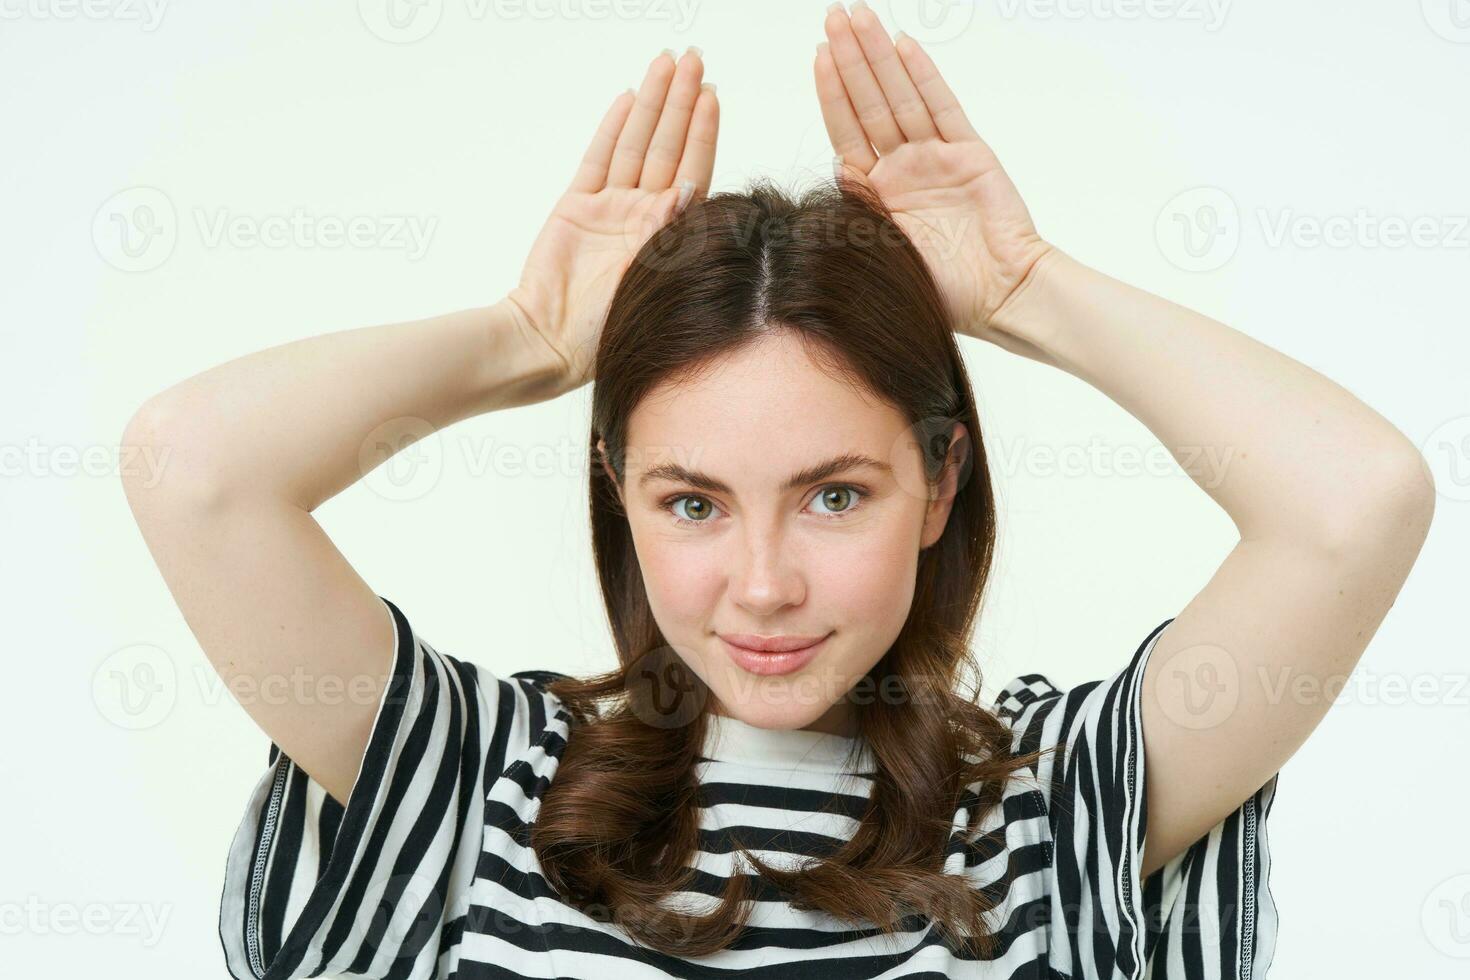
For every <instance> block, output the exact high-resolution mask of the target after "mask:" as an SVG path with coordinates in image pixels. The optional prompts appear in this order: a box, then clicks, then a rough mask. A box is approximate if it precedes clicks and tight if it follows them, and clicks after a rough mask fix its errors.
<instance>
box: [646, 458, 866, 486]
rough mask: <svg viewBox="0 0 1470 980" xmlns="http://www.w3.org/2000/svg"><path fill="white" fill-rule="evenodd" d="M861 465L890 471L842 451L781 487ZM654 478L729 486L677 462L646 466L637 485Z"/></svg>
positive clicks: (803, 482) (795, 474) (791, 477)
mask: <svg viewBox="0 0 1470 980" xmlns="http://www.w3.org/2000/svg"><path fill="white" fill-rule="evenodd" d="M865 466H866V467H869V468H871V469H875V470H879V471H881V472H883V473H892V472H893V467H892V466H890V465H888V464H887V463H884V462H882V461H881V460H877V459H874V458H873V457H871V456H865V455H863V454H862V453H843V454H841V455H839V456H833V457H832V458H831V459H826V460H823V461H822V462H820V463H815V464H813V465H811V466H808V467H806V468H805V469H803V470H800V471H798V472H796V473H793V474H791V476H789V477H788V478H787V479H786V483H785V484H784V485H783V486H782V489H783V490H795V489H797V488H798V487H804V486H806V485H807V484H809V483H816V482H817V481H819V480H825V479H827V477H829V476H833V475H834V474H837V473H842V472H844V471H846V470H855V469H859V468H861V467H865ZM654 480H668V481H669V482H671V483H687V484H689V485H690V486H692V487H698V488H699V489H701V490H708V491H709V492H710V493H729V492H730V488H729V487H728V486H727V485H725V484H724V483H722V482H721V481H719V480H717V479H715V478H714V477H712V476H710V475H709V474H707V473H701V472H699V471H698V470H691V469H688V468H687V467H684V466H680V465H679V464H678V463H660V464H658V465H657V466H652V467H649V468H648V469H647V470H646V471H644V473H643V475H642V476H640V477H639V478H638V486H639V487H643V486H645V485H646V484H648V483H651V482H653V481H654Z"/></svg>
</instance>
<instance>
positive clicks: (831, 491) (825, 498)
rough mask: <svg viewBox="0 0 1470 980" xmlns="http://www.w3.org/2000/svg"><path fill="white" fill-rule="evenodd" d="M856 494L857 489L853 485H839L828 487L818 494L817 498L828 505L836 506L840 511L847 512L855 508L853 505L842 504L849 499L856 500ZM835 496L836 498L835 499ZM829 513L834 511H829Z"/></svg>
mask: <svg viewBox="0 0 1470 980" xmlns="http://www.w3.org/2000/svg"><path fill="white" fill-rule="evenodd" d="M855 496H856V491H855V490H854V489H853V488H852V487H848V486H837V487H827V488H826V489H825V490H823V491H822V492H821V493H819V494H817V496H816V498H815V499H817V500H820V501H822V503H823V504H824V505H826V506H832V507H835V508H836V511H837V512H838V513H845V512H847V511H849V510H852V509H853V508H852V507H851V506H849V507H844V506H842V505H843V504H844V503H845V502H847V501H852V500H854V499H855ZM833 498H836V499H835V501H834V499H833ZM853 506H856V504H854V505H853ZM828 513H832V512H831V511H829V512H828Z"/></svg>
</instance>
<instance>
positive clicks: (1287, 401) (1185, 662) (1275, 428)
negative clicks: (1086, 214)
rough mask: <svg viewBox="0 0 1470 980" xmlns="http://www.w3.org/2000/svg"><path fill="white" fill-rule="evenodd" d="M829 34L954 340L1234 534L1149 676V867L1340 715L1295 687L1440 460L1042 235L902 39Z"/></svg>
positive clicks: (1326, 677) (828, 71)
mask: <svg viewBox="0 0 1470 980" xmlns="http://www.w3.org/2000/svg"><path fill="white" fill-rule="evenodd" d="M825 29H826V34H827V42H826V43H824V44H822V45H819V47H818V51H817V56H816V60H815V63H814V66H813V70H814V75H815V81H816V88H817V96H818V99H819V102H820V104H821V110H822V115H823V118H824V121H825V122H826V125H827V131H828V134H829V136H830V137H831V140H832V145H833V148H834V149H835V151H836V152H837V153H838V154H840V155H841V156H842V158H843V160H842V172H843V175H844V179H847V180H854V181H860V182H867V183H868V184H869V185H870V186H871V187H873V188H874V189H875V190H876V191H878V193H879V195H880V196H881V197H882V198H883V200H884V202H885V203H886V204H887V205H888V206H889V207H890V208H891V209H892V210H893V212H894V216H895V219H896V220H897V221H898V222H899V224H900V225H901V226H902V227H903V228H904V230H905V231H906V232H908V234H909V236H910V238H911V239H912V240H913V241H914V243H915V245H916V246H917V247H918V248H919V250H920V252H921V253H923V254H924V256H925V259H926V261H927V262H928V264H929V267H930V269H931V271H933V272H934V275H935V278H936V280H937V281H938V282H939V284H940V287H941V290H942V291H943V293H944V294H945V297H946V300H947V302H948V304H949V307H950V309H951V312H952V315H953V318H954V322H955V329H956V330H957V331H958V332H960V333H962V334H964V335H966V336H970V337H975V338H978V339H982V340H986V341H988V342H991V343H994V344H996V345H998V346H1000V347H1003V348H1004V349H1006V350H1010V351H1012V352H1013V353H1017V354H1020V355H1022V356H1025V357H1028V358H1031V359H1033V360H1036V361H1039V362H1041V363H1044V364H1048V365H1051V366H1053V367H1056V368H1059V369H1061V370H1064V371H1066V372H1068V373H1069V374H1072V375H1073V376H1075V377H1077V378H1079V379H1080V380H1082V381H1085V382H1087V383H1088V384H1089V385H1092V386H1093V387H1094V388H1096V389H1097V390H1099V391H1101V392H1102V393H1103V394H1105V395H1107V396H1108V397H1109V398H1110V399H1112V400H1113V401H1114V402H1116V403H1117V404H1118V405H1120V406H1122V407H1123V408H1125V409H1126V410H1128V411H1129V412H1130V413H1131V414H1133V415H1134V416H1135V417H1136V418H1138V419H1139V420H1140V421H1141V422H1143V423H1144V424H1145V425H1146V426H1147V427H1148V428H1149V429H1150V431H1152V432H1153V433H1154V435H1155V436H1157V437H1158V439H1159V440H1160V442H1162V443H1163V444H1164V445H1165V446H1166V447H1168V449H1169V451H1170V452H1171V453H1172V454H1173V456H1174V458H1175V459H1176V460H1177V461H1178V462H1179V464H1180V466H1181V467H1182V468H1184V470H1185V471H1186V472H1187V473H1189V475H1190V477H1191V478H1193V479H1194V480H1195V482H1196V483H1197V484H1198V485H1199V486H1200V488H1201V489H1202V490H1204V491H1205V493H1206V494H1208V495H1209V496H1210V497H1211V498H1212V499H1213V500H1214V501H1215V502H1216V503H1217V504H1219V506H1220V507H1221V508H1223V509H1224V510H1225V512H1226V513H1227V514H1228V515H1229V516H1230V518H1231V519H1232V520H1233V521H1234V523H1235V525H1236V527H1237V529H1238V530H1239V532H1240V541H1239V543H1238V544H1237V545H1236V546H1235V548H1234V550H1233V551H1231V553H1230V554H1229V555H1228V556H1227V557H1226V559H1225V560H1224V562H1223V563H1222V564H1221V565H1220V567H1219V569H1218V570H1217V571H1216V572H1215V574H1214V576H1213V577H1212V578H1211V579H1210V581H1209V582H1208V583H1207V584H1206V585H1205V586H1204V588H1203V589H1202V590H1201V591H1200V592H1199V594H1198V595H1196V596H1195V597H1194V599H1193V600H1191V601H1190V602H1189V603H1188V605H1187V606H1186V607H1185V608H1184V609H1183V610H1182V611H1181V612H1180V613H1179V614H1178V616H1177V617H1175V619H1174V621H1173V622H1172V623H1171V624H1170V625H1169V627H1168V628H1167V629H1166V630H1165V631H1164V633H1163V635H1162V636H1160V638H1159V641H1158V645H1157V646H1156V647H1155V648H1154V650H1153V653H1152V655H1151V656H1150V658H1149V662H1148V665H1147V668H1146V669H1145V671H1144V678H1143V686H1144V692H1143V702H1142V713H1143V720H1142V726H1143V730H1144V751H1145V762H1146V767H1147V772H1148V774H1149V777H1148V780H1147V789H1146V792H1147V806H1148V832H1147V839H1146V843H1145V848H1144V855H1143V866H1142V873H1143V874H1144V875H1148V874H1151V873H1152V872H1153V871H1156V870H1158V869H1159V868H1161V867H1162V866H1163V865H1164V864H1165V863H1167V862H1168V861H1169V860H1170V859H1172V858H1173V857H1175V856H1177V855H1178V854H1179V853H1181V852H1182V851H1183V850H1184V849H1185V848H1187V847H1188V846H1189V845H1190V844H1191V843H1193V842H1194V841H1195V840H1197V839H1198V838H1199V837H1200V836H1201V835H1202V834H1204V833H1205V832H1206V831H1208V830H1209V829H1210V828H1211V827H1213V826H1214V825H1215V824H1216V823H1218V822H1219V821H1220V820H1222V819H1223V818H1224V817H1226V816H1227V815H1229V814H1230V813H1231V812H1232V811H1233V810H1235V809H1236V808H1237V807H1239V806H1240V805H1241V803H1242V802H1243V801H1244V800H1245V799H1246V798H1248V797H1249V796H1251V795H1252V794H1253V793H1254V792H1255V791H1256V790H1258V789H1259V788H1260V787H1261V786H1262V785H1263V784H1264V783H1265V782H1266V781H1267V780H1268V779H1270V777H1271V776H1272V775H1273V774H1274V773H1276V772H1277V771H1278V770H1279V769H1280V768H1281V766H1282V764H1283V763H1285V762H1286V760H1287V759H1289V758H1290V757H1291V756H1292V754H1293V753H1294V752H1295V751H1296V750H1297V749H1298V748H1299V747H1300V746H1301V745H1302V743H1303V742H1304V741H1305V740H1306V738H1307V736H1308V735H1309V734H1311V732H1312V730H1313V729H1314V728H1316V726H1317V724H1318V723H1319V722H1320V721H1321V720H1322V717H1323V716H1324V715H1325V714H1326V712H1327V709H1328V708H1329V707H1331V695H1330V693H1328V694H1322V695H1319V696H1317V697H1300V696H1293V695H1292V694H1291V692H1292V691H1293V690H1294V687H1293V685H1292V684H1291V683H1287V684H1284V685H1283V683H1282V682H1283V678H1286V679H1288V680H1296V679H1299V678H1303V677H1306V678H1309V679H1310V680H1311V681H1312V682H1314V683H1316V684H1317V685H1318V686H1317V690H1319V691H1320V690H1322V689H1323V685H1326V690H1327V691H1328V692H1331V691H1333V690H1334V689H1333V688H1332V687H1331V686H1330V683H1329V682H1330V681H1331V680H1332V679H1333V678H1338V679H1341V678H1342V677H1344V676H1345V675H1346V674H1347V673H1348V672H1350V671H1351V670H1352V669H1353V667H1354V665H1355V664H1356V663H1357V662H1358V660H1359V658H1360V657H1361V656H1362V654H1363V651H1364V649H1365V648H1366V647H1367V645H1368V643H1369V641H1370V640H1371V639H1372V638H1373V634H1374V632H1375V631H1376V630H1377V629H1378V626H1379V624H1380V623H1381V622H1382V621H1383V618H1384V616H1385V615H1386V614H1387V612H1388V610H1389V608H1390V607H1391V606H1392V605H1393V602H1394V598H1395V597H1396V596H1397V595H1398V592H1399V589H1400V588H1401V587H1402V586H1403V584H1404V581H1405V579H1406V578H1407V576H1408V574H1409V570H1410V568H1411V567H1412V565H1413V563H1414V560H1415V558H1416V557H1417V556H1418V554H1419V549H1420V547H1421V546H1422V544H1423V542H1424V539H1425V536H1426V535H1427V533H1428V529H1429V524H1430V520H1431V518H1432V515H1433V512H1434V489H1433V481H1432V478H1431V476H1430V474H1429V469H1428V466H1427V465H1426V463H1425V461H1424V458H1423V457H1422V456H1421V455H1420V453H1419V451H1418V449H1417V448H1416V447H1415V446H1414V445H1413V443H1412V442H1411V441H1410V440H1409V439H1408V438H1406V437H1405V436H1404V435H1403V434H1402V433H1401V432H1399V431H1398V430H1397V429H1395V428H1394V427H1393V426H1392V425H1391V424H1390V423H1389V422H1388V421H1387V420H1386V419H1384V418H1383V417H1382V416H1381V415H1379V414H1378V413H1377V412H1375V411H1373V410H1372V409H1371V408H1369V407H1368V406H1367V405H1365V404H1363V403H1362V402H1361V401H1359V400H1358V399H1357V398H1355V397H1353V395H1352V394H1351V393H1350V392H1348V391H1347V390H1345V389H1344V388H1342V387H1341V386H1340V385H1338V384H1336V383H1335V382H1333V381H1331V380H1329V379H1328V378H1326V377H1323V376H1322V375H1321V374H1318V373H1317V372H1315V371H1313V370H1311V369H1310V368H1308V367H1307V366H1306V365H1304V364H1302V363H1300V362H1298V361H1295V360H1293V359H1292V358H1290V357H1288V356H1286V355H1285V354H1282V353H1280V352H1279V351H1276V350H1273V349H1272V348H1270V347H1268V346H1266V345H1265V344H1262V343H1260V342H1258V341H1256V340H1253V339H1252V338H1250V337H1248V336H1246V335H1245V334H1243V333H1240V332H1238V331H1236V330H1234V329H1232V328H1230V327H1227V326H1225V325H1224V324H1221V323H1219V322H1217V321H1215V320H1212V319H1210V318H1209V317H1206V316H1203V315H1201V314H1199V313H1195V312H1193V311H1191V310H1188V309H1185V308H1184V307H1182V306H1179V305H1177V304H1175V303H1172V302H1170V301H1168V300H1165V299H1162V298H1160V297H1158V296H1154V295H1152V294H1150V293H1147V292H1145V291H1143V290H1141V289H1137V288H1134V287H1132V286H1129V285H1126V284H1124V283H1122V282H1119V281H1117V280H1115V279H1112V278H1110V277H1108V276H1106V275H1104V274H1103V273H1101V272H1098V271H1096V270H1094V269H1091V268H1088V267H1087V266H1085V265H1083V264H1082V263H1080V262H1078V261H1076V260H1075V259H1073V258H1072V257H1071V256H1069V255H1067V254H1065V253H1064V252H1062V251H1061V250H1060V249H1058V248H1056V247H1055V246H1053V245H1052V244H1051V243H1049V242H1046V241H1045V240H1043V239H1042V237H1041V236H1040V235H1039V234H1038V233H1037V231H1036V228H1035V226H1034V225H1033V224H1032V221H1031V217H1030V215H1029V213H1028V212H1027V209H1026V206H1025V204H1024V203H1023V202H1022V200H1021V197H1020V194H1019V193H1018V192H1017V190H1016V188H1015V185H1014V184H1013V183H1012V182H1011V180H1010V178H1009V177H1008V176H1007V175H1006V173H1005V171H1004V170H1003V169H1002V168H1001V165H1000V162H999V161H998V160H997V158H996V156H995V154H994V153H993V152H992V151H991V149H990V147H989V146H987V145H986V144H985V142H984V141H983V140H982V139H981V138H980V136H979V135H978V134H977V133H976V131H975V129H974V127H973V126H972V125H971V124H970V122H969V120H968V119H967V118H966V116H965V113H964V112H963V110H962V109H961V108H960V105H959V102H958V101H957V100H956V98H955V96H954V93H953V92H951V91H950V89H949V87H948V86H947V85H946V83H945V82H944V80H943V78H942V77H941V76H940V74H939V71H938V69H937V68H936V67H935V65H934V62H933V61H932V60H931V59H930V58H929V56H928V54H927V53H925V51H924V50H923V48H922V46H920V45H919V44H918V43H917V42H915V41H914V40H913V39H912V38H909V37H900V38H899V40H898V43H897V44H895V43H894V42H893V40H891V39H890V38H889V36H888V34H887V32H886V31H885V30H884V28H883V26H882V24H881V23H880V22H879V20H878V17H877V16H876V15H875V14H874V13H873V12H872V10H871V9H865V8H864V9H858V10H855V11H854V12H853V13H852V15H851V16H850V17H849V16H848V14H847V13H846V12H844V11H842V10H841V9H840V8H836V9H833V10H831V11H830V12H829V13H828V14H827V16H826V21H825ZM1199 450H1206V452H1205V453H1204V454H1203V455H1202V454H1201V453H1200V452H1199ZM1211 460H1214V461H1220V460H1224V461H1225V465H1224V466H1219V465H1211V464H1210V461H1211ZM1202 671H1204V672H1206V673H1202ZM1211 671H1212V672H1213V674H1208V676H1212V677H1213V678H1214V680H1213V681H1212V683H1213V684H1215V685H1217V691H1216V693H1217V694H1219V695H1221V696H1222V697H1223V698H1224V699H1226V700H1224V701H1222V702H1220V705H1222V706H1217V707H1216V708H1214V709H1213V710H1208V711H1201V710H1200V708H1199V704H1198V703H1197V701H1196V700H1192V699H1198V698H1200V696H1201V695H1202V694H1203V693H1204V692H1203V690H1201V688H1200V687H1199V686H1198V685H1197V682H1192V681H1190V679H1191V678H1196V679H1198V678H1203V677H1205V676H1207V672H1211ZM1218 685H1224V687H1223V688H1218ZM1283 692H1285V693H1283Z"/></svg>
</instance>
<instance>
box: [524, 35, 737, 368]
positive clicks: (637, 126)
mask: <svg viewBox="0 0 1470 980" xmlns="http://www.w3.org/2000/svg"><path fill="white" fill-rule="evenodd" d="M703 75H704V63H703V62H702V61H701V59H700V57H699V52H698V49H697V48H691V49H689V50H688V51H686V52H685V53H684V56H683V57H682V58H681V59H679V61H678V63H677V64H676V63H675V61H674V59H673V58H672V57H670V56H669V54H668V53H667V52H664V53H660V54H659V56H658V57H657V58H655V59H653V63H652V64H651V65H649V67H648V73H647V74H646V75H645V76H644V78H643V85H642V87H641V88H640V89H639V90H638V94H637V96H636V97H635V96H634V95H633V94H632V93H631V90H629V91H627V92H624V93H622V94H621V95H619V96H618V97H617V98H616V99H615V100H614V101H613V104H612V106H611V107H610V108H609V109H608V111H607V114H606V115H605V116H604V117H603V120H602V123H601V125H599V126H598V128H597V135H596V136H594V137H593V139H592V144H591V145H590V146H589V147H588V148H587V152H586V155H585V156H583V158H582V163H581V166H580V167H579V168H578V170H577V174H576V177H575V178H574V179H573V180H572V184H571V186H570V187H569V188H568V189H567V191H566V193H564V194H563V195H562V196H561V198H560V199H559V200H558V201H557V202H556V206H555V207H554V208H553V209H552V212H551V217H549V218H548V219H547V220H546V224H545V226H544V227H543V228H542V229H541V233H540V234H539V235H538V236H537V237H536V241H535V243H534V244H533V245H532V246H531V253H530V256H529V257H528V258H527V259H526V265H525V269H524V270H523V271H522V272H521V279H520V283H519V285H517V286H516V287H515V288H514V289H512V290H511V291H510V292H509V293H508V294H507V296H506V298H507V299H508V300H510V301H511V306H512V309H513V310H515V311H517V312H518V314H519V316H520V317H521V319H523V320H524V326H526V327H529V328H531V330H533V331H534V332H535V333H536V334H537V335H539V336H540V337H541V338H542V339H543V340H544V341H545V342H546V344H547V345H548V346H549V347H550V348H551V350H552V352H553V353H554V354H555V355H556V356H557V357H558V358H559V359H560V360H561V361H562V362H563V363H564V364H565V365H566V371H567V379H566V384H565V390H572V389H574V388H577V387H580V386H581V385H583V384H586V383H587V382H588V381H590V380H592V374H593V362H594V359H595V357H596V354H597V338H598V336H599V334H600V333H601V331H602V324H603V321H604V320H605V319H606V316H607V309H608V306H609V305H610V304H611V303H612V297H613V292H614V291H615V290H616V289H617V285H618V281H619V280H620V279H621V278H622V276H623V272H624V271H625V270H626V269H627V268H628V265H629V264H630V263H631V262H632V260H633V256H634V255H635V254H637V252H638V249H639V248H640V247H641V246H642V245H643V243H644V242H646V241H647V240H648V239H649V237H651V236H652V235H653V233H654V232H655V231H657V230H658V229H659V228H661V227H662V226H663V225H665V224H667V223H668V222H669V221H670V220H671V219H672V218H673V217H674V216H675V215H676V214H677V213H678V209H679V208H681V207H682V206H683V204H687V203H688V201H689V200H693V199H695V198H699V197H703V196H704V195H705V194H706V193H707V192H708V190H709V185H710V175H711V172H712V171H713V170H714V162H715V139H716V136H717V135H718V132H719V104H718V102H717V101H716V99H715V89H714V86H713V85H702V84H701V78H702V77H703ZM681 185H683V186H682V187H681ZM681 191H682V192H683V197H682V202H683V203H682V204H681Z"/></svg>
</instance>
